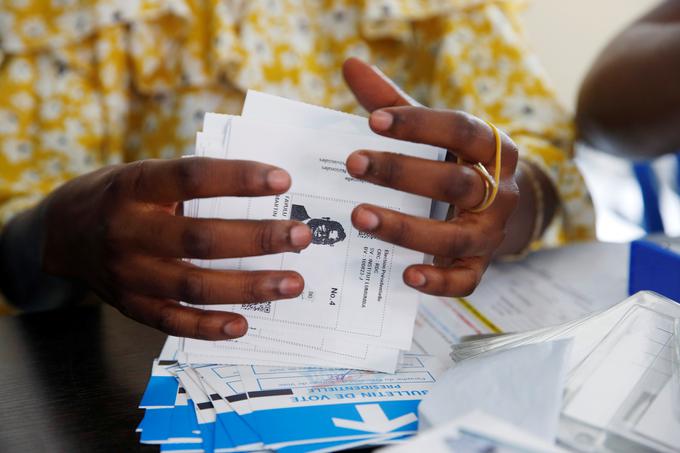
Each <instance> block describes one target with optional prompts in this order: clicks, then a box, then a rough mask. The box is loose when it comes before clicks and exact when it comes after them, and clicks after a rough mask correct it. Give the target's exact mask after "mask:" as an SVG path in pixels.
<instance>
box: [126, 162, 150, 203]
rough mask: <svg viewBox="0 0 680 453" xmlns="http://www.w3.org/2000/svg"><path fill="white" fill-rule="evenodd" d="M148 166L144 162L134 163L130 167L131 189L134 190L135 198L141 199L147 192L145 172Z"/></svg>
mask: <svg viewBox="0 0 680 453" xmlns="http://www.w3.org/2000/svg"><path fill="white" fill-rule="evenodd" d="M147 167H148V164H147V163H146V161H144V160H140V161H137V162H133V163H131V164H130V165H129V167H128V170H127V171H128V172H129V173H130V180H131V182H130V187H131V190H132V195H133V196H134V197H135V198H141V197H142V196H143V195H144V192H145V187H144V184H145V181H146V177H145V171H146V168H147Z"/></svg>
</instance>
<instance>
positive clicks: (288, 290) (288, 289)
mask: <svg viewBox="0 0 680 453" xmlns="http://www.w3.org/2000/svg"><path fill="white" fill-rule="evenodd" d="M301 290H302V284H301V282H300V279H299V278H293V277H286V278H284V279H283V280H281V281H280V282H279V294H281V295H282V296H295V295H297V294H299V293H300V291H301Z"/></svg>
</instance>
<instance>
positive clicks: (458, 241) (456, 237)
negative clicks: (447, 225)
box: [442, 231, 464, 258]
mask: <svg viewBox="0 0 680 453" xmlns="http://www.w3.org/2000/svg"><path fill="white" fill-rule="evenodd" d="M463 243H464V240H463V239H462V238H461V236H460V234H457V233H456V232H455V231H452V232H451V234H449V235H447V237H446V239H445V240H444V243H443V245H442V252H443V254H444V256H448V257H450V258H455V257H458V255H460V252H461V249H462V247H463Z"/></svg>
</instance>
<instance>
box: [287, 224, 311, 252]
mask: <svg viewBox="0 0 680 453" xmlns="http://www.w3.org/2000/svg"><path fill="white" fill-rule="evenodd" d="M311 240H312V232H311V231H310V229H309V227H307V226H305V225H295V226H294V227H293V228H291V229H290V245H292V246H293V247H296V248H300V247H305V246H307V244H309V242H310V241H311Z"/></svg>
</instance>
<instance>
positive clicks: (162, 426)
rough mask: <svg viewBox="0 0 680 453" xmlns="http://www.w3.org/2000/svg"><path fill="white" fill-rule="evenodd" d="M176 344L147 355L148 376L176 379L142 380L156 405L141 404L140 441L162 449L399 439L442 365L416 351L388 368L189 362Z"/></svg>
mask: <svg viewBox="0 0 680 453" xmlns="http://www.w3.org/2000/svg"><path fill="white" fill-rule="evenodd" d="M179 344H180V342H179V341H177V339H175V338H169V340H168V341H167V342H166V347H165V348H164V351H166V352H168V351H169V356H166V357H164V358H159V359H157V360H156V361H155V362H154V368H153V376H152V379H153V378H156V377H163V378H166V377H171V378H172V379H173V380H174V384H175V385H174V388H172V387H171V386H169V385H162V386H159V385H157V383H156V384H151V383H150V384H149V386H148V387H147V391H146V392H145V400H146V401H147V402H148V401H154V405H153V406H145V407H146V413H145V415H144V418H143V419H142V422H141V423H140V425H139V427H138V429H137V431H138V432H140V433H141V434H140V436H141V437H140V441H141V442H142V443H146V444H156V445H160V446H161V451H168V452H169V451H175V452H177V451H183V452H184V451H202V452H206V453H209V452H224V453H226V452H236V451H257V450H277V451H282V452H303V451H304V452H308V451H319V452H321V451H337V450H342V449H347V448H354V447H359V446H367V445H372V446H376V445H385V444H394V443H399V442H403V441H404V440H405V438H406V437H407V436H410V435H413V434H414V433H415V432H416V430H417V425H418V422H417V420H418V418H417V405H418V403H419V401H420V400H421V399H422V398H423V396H425V395H426V394H427V392H428V391H429V390H430V389H431V387H432V386H433V385H434V383H435V382H436V381H437V378H438V376H440V375H441V373H442V372H443V369H444V364H442V363H441V362H440V361H439V360H437V359H436V358H434V357H432V356H429V355H426V354H413V353H409V354H405V355H404V356H403V357H402V358H401V359H400V362H399V367H398V370H397V372H396V373H395V374H386V373H376V372H368V371H360V370H352V369H346V368H344V369H341V368H318V367H317V368H314V367H291V366H271V365H267V366H243V365H241V366H235V365H223V364H202V365H196V364H190V363H185V362H183V361H182V360H181V357H182V355H181V353H180V351H179V349H178V348H179ZM173 347H174V348H175V349H174V350H172V348H173ZM172 358H179V360H172ZM170 400H172V404H170V405H169V406H166V405H165V404H166V402H167V401H170ZM158 401H163V402H164V403H163V404H164V405H163V406H162V407H161V406H159V405H158V404H156V403H155V402H158ZM140 406H141V405H140Z"/></svg>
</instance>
